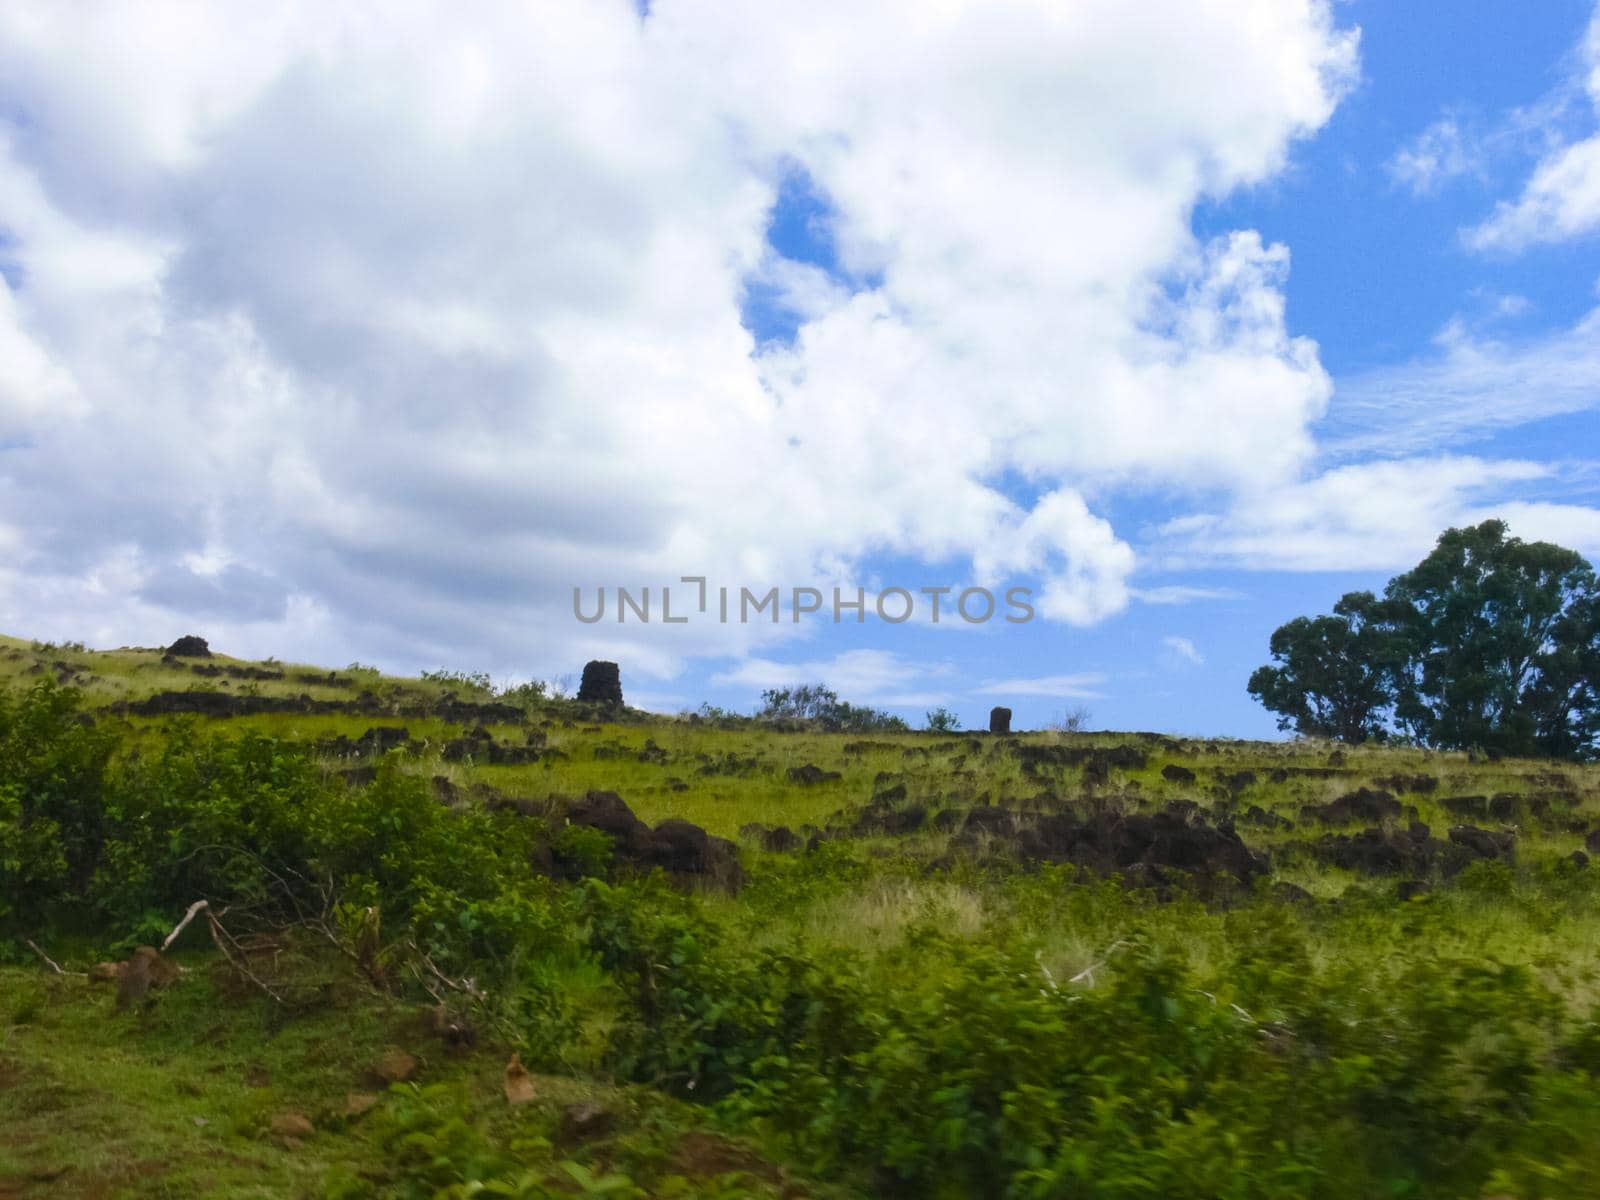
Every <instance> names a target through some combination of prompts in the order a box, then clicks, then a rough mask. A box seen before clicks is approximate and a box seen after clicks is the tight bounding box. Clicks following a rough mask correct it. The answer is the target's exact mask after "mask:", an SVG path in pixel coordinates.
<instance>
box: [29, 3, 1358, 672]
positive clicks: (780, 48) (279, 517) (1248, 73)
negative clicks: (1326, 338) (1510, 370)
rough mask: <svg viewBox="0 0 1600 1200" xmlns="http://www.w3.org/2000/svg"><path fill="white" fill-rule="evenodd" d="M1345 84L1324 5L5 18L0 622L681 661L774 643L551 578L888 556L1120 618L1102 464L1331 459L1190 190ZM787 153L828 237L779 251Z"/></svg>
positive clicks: (1300, 123)
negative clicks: (599, 612) (759, 325)
mask: <svg viewBox="0 0 1600 1200" xmlns="http://www.w3.org/2000/svg"><path fill="white" fill-rule="evenodd" d="M1355 71H1356V39H1355V35H1354V34H1353V33H1352V32H1350V31H1345V30H1340V29H1338V28H1336V27H1335V25H1334V24H1333V20H1332V17H1331V14H1330V7H1329V5H1328V4H1326V3H1324V2H1322V0H1259V2H1253V3H1239V2H1238V0H1171V2H1169V3H1158V4H1149V5H1144V6H1136V7H1133V8H1130V7H1129V6H1126V5H1123V4H1120V3H1115V2H1114V0H1094V2H1090V3H1081V4H1073V5H1054V4H1031V3H1022V2H1020V0H1019V2H1008V3H1001V4H985V5H970V6H969V5H959V4H957V5H941V6H936V7H934V8H931V9H930V8H929V7H928V6H926V5H911V4H909V3H907V4H888V5H882V6H877V7H873V8H870V9H862V8H861V7H860V6H859V5H846V4H844V3H843V2H842V0H838V2H830V3H818V4H812V5H807V6H804V7H803V9H800V10H791V11H784V12H782V13H780V12H778V11H777V10H775V9H771V8H768V7H764V6H749V5H746V6H734V7H732V8H730V7H729V6H727V5H724V4H713V3H710V2H709V0H660V2H658V3H656V4H654V5H652V6H651V9H650V14H649V16H648V17H647V18H645V19H641V18H640V16H639V13H638V10H637V9H636V8H635V6H634V5H633V4H631V3H626V2H623V0H606V2H602V3H590V2H585V3H576V2H574V3H557V4H552V5H546V6H541V7H540V8H539V9H538V10H537V11H535V10H532V9H528V8H524V7H518V6H502V7H498V8H490V9H487V10H483V11H478V12H475V13H474V17H473V20H472V21H471V22H464V21H462V20H461V19H460V14H459V13H458V12H457V11H456V10H453V9H449V8H446V7H445V6H435V5H428V4H421V3H418V4H408V5H404V6H401V7H400V8H397V9H386V10H384V11H383V12H381V13H380V12H378V11H377V10H373V9H365V8H336V9H329V8H328V7H327V6H324V5H312V4H303V5H296V4H287V5H271V6H260V5H245V4H223V3H219V4H214V5H206V6H200V7H196V6H193V5H183V4H177V3H152V4H149V5H141V6H139V7H138V9H136V10H135V9H127V8H123V9H118V8H106V9H96V10H93V12H92V15H89V16H87V17H86V16H85V15H84V13H83V12H82V11H79V10H74V9H67V8H63V7H62V6H59V5H54V4H48V3H17V4H11V5H8V6H6V7H5V8H4V10H3V11H0V80H3V81H4V82H3V84H0V113H3V114H5V115H4V116H0V213H4V219H5V223H6V227H7V233H8V236H9V244H8V251H7V254H8V260H15V264H16V270H15V271H14V272H10V273H8V276H7V282H8V286H7V287H5V288H3V289H0V445H6V446H9V445H16V446H21V447H24V448H23V449H21V450H16V451H7V452H6V453H5V456H4V458H0V521H3V522H4V523H5V524H7V525H12V526H15V527H16V528H17V529H19V530H20V531H21V537H22V540H23V543H24V544H23V545H22V546H21V547H20V548H19V549H18V551H17V553H16V554H15V556H13V557H11V558H10V560H9V562H10V566H9V568H8V569H7V571H6V572H5V573H4V574H0V617H3V618H4V620H5V621H6V623H7V625H8V626H9V627H11V628H15V629H21V630H25V631H27V632H37V633H40V634H43V635H58V636H68V635H70V636H82V635H85V633H86V631H87V632H88V634H89V635H90V636H96V637H101V638H103V639H104V640H107V641H112V642H120V641H138V640H141V639H145V640H149V639H151V638H152V637H155V638H162V637H165V636H166V635H168V634H170V633H171V632H172V628H173V624H174V622H175V621H176V620H179V619H184V618H186V617H188V616H189V615H196V614H197V615H201V616H206V617H207V618H208V622H207V630H208V631H209V632H213V633H215V634H218V635H219V636H222V637H223V638H224V639H225V640H226V641H227V643H228V645H229V648H230V649H235V650H237V651H239V652H244V653H250V652H254V653H266V652H274V653H280V654H282V653H294V654H301V655H306V656H317V655H327V654H334V655H337V654H340V653H344V654H346V655H348V654H350V653H352V652H353V653H355V654H357V655H359V656H360V657H363V658H374V659H378V660H380V661H384V662H386V663H391V664H395V665H419V664H429V663H436V662H440V661H453V662H470V663H481V664H483V665H485V666H488V667H491V668H493V669H496V670H502V669H505V668H507V667H511V668H515V669H520V670H524V671H526V670H529V669H531V670H533V671H535V672H539V673H547V672H548V671H549V670H550V669H552V668H553V667H554V666H555V665H557V662H558V660H559V661H566V660H569V659H571V658H573V657H576V656H581V655H587V654H595V655H611V654H616V653H619V652H621V651H626V652H627V653H628V654H629V655H630V657H631V660H632V661H633V662H634V663H635V664H636V668H635V669H636V670H637V671H639V672H641V673H644V674H647V675H649V674H657V675H662V676H666V675H670V674H671V673H672V672H673V670H674V669H675V667H676V665H677V664H678V663H680V662H681V661H682V660H683V659H684V657H685V656H688V655H694V654H706V653H722V654H726V653H730V652H733V653H738V652H741V651H746V650H751V649H758V648H759V647H760V646H762V645H764V644H766V641H765V640H766V639H769V638H770V637H772V636H785V632H784V631H779V633H778V634H777V635H774V634H772V632H771V631H770V630H764V629H761V628H760V627H739V626H732V627H716V626H697V627H693V628H690V629H685V630H673V631H672V635H671V636H661V632H660V630H659V628H652V629H649V630H641V629H637V628H633V627H611V626H596V627H592V628H591V627H583V628H577V627H575V626H574V624H573V623H572V622H571V620H570V616H569V615H568V611H569V610H568V600H569V597H570V590H571V588H572V587H573V586H574V585H584V586H598V585H601V584H613V585H614V584H616V583H630V584H631V583H650V582H657V581H668V580H672V579H675V578H676V577H677V576H679V575H681V574H685V573H693V574H707V575H713V576H715V575H719V574H720V575H721V576H722V577H723V578H726V579H728V580H729V582H739V583H743V582H750V583H756V582H760V581H762V580H768V581H778V580H781V581H783V582H784V583H804V582H808V581H809V580H811V579H813V578H816V577H818V576H819V575H826V576H828V577H830V578H834V577H841V576H843V577H848V576H849V575H851V574H852V573H854V572H857V571H859V570H861V569H862V564H863V563H865V562H866V561H867V560H868V559H869V558H870V557H871V556H873V555H876V554H889V555H902V556H909V557H911V558H914V559H920V560H924V561H933V560H940V561H943V560H949V559H955V560H957V561H962V562H965V563H968V564H970V565H971V568H972V571H973V573H974V575H975V576H988V575H994V574H1001V573H1023V574H1025V575H1028V576H1029V577H1030V578H1031V579H1033V580H1036V581H1037V582H1038V585H1039V594H1040V596H1041V598H1042V603H1041V612H1042V613H1043V615H1045V616H1047V617H1050V618H1054V619H1058V620H1062V621H1067V622H1076V623H1086V622H1092V621H1095V620H1098V619H1101V618H1103V617H1105V616H1106V615H1108V614H1110V613H1113V612H1115V611H1117V610H1118V609H1119V608H1121V607H1122V606H1124V605H1125V604H1127V603H1128V601H1129V599H1130V594H1131V593H1130V590H1129V584H1128V581H1129V578H1130V577H1131V575H1132V573H1133V571H1134V569H1135V567H1136V565H1137V564H1136V561H1135V556H1134V553H1133V551H1132V550H1131V549H1130V547H1129V545H1128V543H1127V541H1126V538H1125V537H1124V536H1123V535H1122V534H1121V533H1120V532H1119V531H1118V530H1116V529H1115V528H1114V527H1113V526H1112V525H1111V524H1110V522H1109V521H1108V519H1107V518H1106V516H1105V515H1104V513H1101V512H1097V511H1095V508H1094V501H1093V498H1094V496H1095V495H1096V494H1097V489H1101V488H1104V487H1107V486H1111V485H1132V486H1157V487H1162V488H1179V489H1217V488H1220V489H1224V490H1225V491H1229V492H1233V491H1251V490H1254V489H1259V488H1261V487H1264V486H1269V485H1291V484H1292V483H1293V481H1294V480H1296V479H1298V478H1300V477H1301V476H1302V475H1303V474H1304V472H1305V470H1306V469H1307V467H1308V464H1309V463H1310V462H1311V460H1312V458H1313V456H1314V445H1313V443H1312V440H1311V437H1310V435H1309V432H1308V429H1309V426H1310V424H1311V422H1312V421H1314V420H1315V419H1316V418H1317V417H1318V416H1319V415H1320V414H1321V412H1322V411H1323V409H1324V407H1325V405H1326V403H1327V399H1328V395H1329V391H1330V388H1329V382H1328V379H1327V377H1326V375H1325V373H1324V372H1323V370H1322V369H1321V366H1320V364H1319V362H1318V360H1317V353H1316V348H1315V346H1314V345H1313V344H1312V343H1311V342H1309V341H1307V340H1305V339H1303V338H1298V337H1295V336H1293V335H1292V334H1291V332H1290V331H1289V330H1288V328H1287V326H1286V323H1285V320H1284V306H1283V281H1284V276H1285V273H1286V272H1287V270H1288V266H1289V261H1288V252H1287V250H1286V249H1285V248H1283V247H1281V246H1275V245H1269V244H1265V243H1263V242H1262V240H1261V239H1260V238H1259V236H1257V235H1256V234H1255V233H1253V232H1250V231H1239V232H1236V233H1232V234H1227V235H1223V236H1221V237H1218V238H1216V239H1215V240H1213V241H1210V242H1208V243H1201V242H1199V241H1197V239H1196V238H1195V237H1194V235H1193V233H1192V231H1191V226H1190V223H1189V216H1190V213H1191V211H1192V209H1193V206H1194V205H1195V204H1196V203H1197V202H1198V201H1199V200H1200V199H1202V198H1204V197H1208V196H1217V195H1222V194H1225V193H1227V192H1229V191H1230V190H1232V189H1235V188H1238V187H1241V186H1245V185H1249V184H1252V183H1255V182H1258V181H1261V180H1263V179H1267V178H1269V177H1271V176H1272V175H1273V174H1274V173H1275V172H1277V171H1279V170H1280V169H1281V168H1282V167H1283V165H1284V163H1285V161H1286V157H1287V155H1288V153H1289V150H1290V147H1291V146H1292V144H1293V143H1294V141H1295V139H1297V138H1300V137H1303V136H1306V135H1309V134H1310V133H1312V132H1314V131H1315V130H1316V129H1317V128H1318V127H1319V126H1320V125H1321V124H1322V123H1323V122H1324V121H1326V119H1327V118H1328V116H1329V114H1330V113H1331V111H1332V109H1333V106H1334V105H1335V104H1336V103H1337V101H1338V99H1339V97H1340V96H1341V94H1342V92H1343V91H1344V90H1345V89H1346V88H1347V87H1348V86H1349V85H1350V83H1351V81H1352V80H1353V78H1354V75H1355ZM795 171H800V172H803V173H804V175H805V176H806V178H808V179H809V180H810V181H811V184H812V186H813V187H814V189H815V190H816V192H817V193H818V194H819V195H821V196H824V197H826V200H827V212H828V215H827V218H826V221H827V225H828V229H827V233H828V235H829V239H830V241H831V243H832V244H833V245H834V246H835V247H836V249H837V254H838V260H839V261H838V263H837V264H836V265H829V266H822V267H819V266H818V265H816V264H796V263H793V262H791V261H789V260H787V259H783V258H782V256H781V255H776V254H775V251H774V249H773V247H772V246H770V245H769V244H768V243H767V241H766V237H765V234H766V228H767V223H768V221H769V220H770V218H771V212H772V207H773V204H774V202H775V200H776V198H777V195H778V188H779V184H780V182H781V180H782V179H784V178H785V177H786V176H787V175H788V174H790V173H793V172H795ZM752 281H764V282H765V283H766V284H767V285H768V286H770V287H772V288H775V289H776V290H778V291H779V292H780V293H781V294H782V295H783V297H784V299H785V303H787V304H788V305H789V307H790V308H791V309H792V310H793V311H794V313H795V314H796V315H797V318H798V322H799V324H798V328H797V329H796V331H795V336H794V337H793V339H792V340H788V341H785V340H780V341H778V342H775V343H771V344H763V345H758V344H757V343H756V340H755V339H754V338H753V337H752V334H751V332H750V330H748V329H747V328H745V326H744V324H743V323H742V321H741V305H742V300H743V297H744V296H745V295H746V294H747V292H748V289H749V288H750V286H751V283H752ZM1008 476H1009V477H1021V478H1023V479H1026V480H1027V481H1028V482H1029V484H1030V485H1031V488H1032V490H1033V493H1034V494H1035V495H1037V496H1038V497H1039V499H1037V500H1034V501H1030V502H1022V501H1019V500H1017V499H1015V498H1013V494H1012V493H1010V492H1008V491H1007V490H1005V489H1004V488H1003V487H1002V486H1000V484H999V481H1000V480H1001V479H1003V478H1006V477H1008ZM202 553H205V554H217V555H221V556H222V559H223V560H225V561H226V562H227V563H228V564H229V566H228V569H227V570H226V571H225V572H221V573H215V574H213V575H212V576H210V577H207V576H205V575H203V574H201V575H197V574H196V573H195V571H194V570H193V569H192V565H189V564H192V562H193V558H194V556H195V555H196V554H202ZM680 633H681V636H677V635H678V634H680Z"/></svg>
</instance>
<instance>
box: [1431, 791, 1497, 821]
mask: <svg viewBox="0 0 1600 1200" xmlns="http://www.w3.org/2000/svg"><path fill="white" fill-rule="evenodd" d="M1439 806H1440V807H1441V808H1443V809H1444V810H1445V812H1447V813H1449V814H1450V815H1451V816H1454V817H1476V818H1478V819H1479V820H1480V821H1481V820H1485V819H1487V818H1488V816H1489V797H1487V796H1446V797H1445V798H1444V799H1443V800H1441V801H1439Z"/></svg>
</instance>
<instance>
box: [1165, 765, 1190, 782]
mask: <svg viewBox="0 0 1600 1200" xmlns="http://www.w3.org/2000/svg"><path fill="white" fill-rule="evenodd" d="M1161 778H1163V779H1166V780H1169V781H1170V782H1172V783H1193V782H1194V780H1195V775H1194V772H1193V771H1191V770H1190V769H1189V768H1188V767H1180V766H1179V765H1178V764H1177V763H1168V764H1167V765H1166V766H1164V767H1162V768H1161Z"/></svg>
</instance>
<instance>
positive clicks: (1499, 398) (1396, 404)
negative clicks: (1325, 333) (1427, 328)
mask: <svg viewBox="0 0 1600 1200" xmlns="http://www.w3.org/2000/svg"><path fill="white" fill-rule="evenodd" d="M1596 405H1600V310H1597V311H1595V312H1591V313H1589V314H1588V315H1587V316H1585V317H1584V318H1582V319H1581V320H1580V321H1578V322H1577V324H1575V325H1574V326H1573V327H1572V328H1570V329H1560V330H1556V331H1555V332H1552V333H1546V334H1543V335H1541V336H1539V337H1537V338H1532V339H1524V340H1520V341H1502V340H1497V339H1494V338H1484V337H1480V336H1475V335H1472V334H1470V333H1468V332H1466V331H1465V330H1464V328H1463V327H1462V326H1460V325H1459V324H1456V325H1452V326H1451V327H1450V328H1449V329H1448V330H1447V331H1446V335H1445V336H1444V337H1442V338H1441V339H1440V343H1439V349H1438V352H1437V353H1435V354H1432V355H1430V356H1428V357H1425V358H1421V359H1418V360H1414V361H1412V362H1408V363H1402V364H1400V365H1397V366H1391V367H1382V368H1379V369H1377V370H1373V371H1369V372H1367V373H1366V374H1363V375H1358V376H1356V377H1354V378H1350V379H1343V380H1341V381H1340V383H1339V390H1338V395H1337V398H1336V399H1335V401H1334V403H1333V405H1332V406H1331V408H1330V409H1329V412H1328V417H1327V419H1326V421H1325V422H1324V424H1323V427H1322V433H1323V448H1324V450H1325V451H1326V452H1327V453H1328V454H1330V455H1333V456H1335V457H1341V458H1345V457H1353V456H1365V455H1371V454H1381V455H1386V456H1403V455H1410V454H1415V453H1417V452H1418V451H1423V450H1432V449H1439V448H1443V447H1447V446H1460V445H1461V444H1462V443H1464V442H1466V441H1469V440H1471V439H1473V438H1482V437H1488V436H1491V435H1492V434H1494V433H1496V432H1499V431H1500V430H1503V429H1508V428H1512V427H1514V426H1517V425H1525V424H1528V423H1530V422H1533V421H1538V420H1542V419H1545V418H1549V417H1556V416H1561V415H1564V414H1568V413H1575V412H1583V411H1586V410H1588V409H1592V408H1594V407H1595V406H1596Z"/></svg>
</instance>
